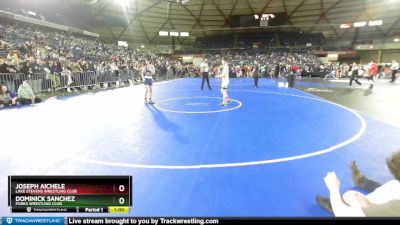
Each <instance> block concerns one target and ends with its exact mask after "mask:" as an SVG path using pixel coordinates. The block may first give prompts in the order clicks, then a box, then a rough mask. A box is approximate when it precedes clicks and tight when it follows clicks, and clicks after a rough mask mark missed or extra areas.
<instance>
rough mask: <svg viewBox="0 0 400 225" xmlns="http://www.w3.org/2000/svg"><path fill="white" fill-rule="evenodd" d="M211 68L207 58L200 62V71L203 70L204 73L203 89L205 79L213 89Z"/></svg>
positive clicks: (209, 87)
mask: <svg viewBox="0 0 400 225" xmlns="http://www.w3.org/2000/svg"><path fill="white" fill-rule="evenodd" d="M209 69H210V68H209V67H208V62H207V59H204V60H203V62H202V63H201V64H200V72H201V75H202V82H201V90H203V87H204V81H207V86H208V89H209V90H212V89H211V86H210V80H209V79H208V72H209Z"/></svg>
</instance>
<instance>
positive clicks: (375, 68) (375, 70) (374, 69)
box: [367, 60, 378, 89]
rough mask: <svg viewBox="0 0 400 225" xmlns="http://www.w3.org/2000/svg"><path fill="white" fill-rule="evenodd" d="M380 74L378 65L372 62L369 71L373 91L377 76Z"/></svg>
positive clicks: (370, 86)
mask: <svg viewBox="0 0 400 225" xmlns="http://www.w3.org/2000/svg"><path fill="white" fill-rule="evenodd" d="M377 74H378V65H377V64H376V63H375V60H371V63H370V65H369V69H368V78H367V79H368V80H369V82H370V85H369V88H370V89H372V88H373V87H374V79H375V76H376V75H377Z"/></svg>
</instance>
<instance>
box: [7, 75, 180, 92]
mask: <svg viewBox="0 0 400 225" xmlns="http://www.w3.org/2000/svg"><path fill="white" fill-rule="evenodd" d="M156 74H157V75H156V76H155V77H154V79H155V81H163V80H170V79H175V78H181V77H182V76H180V77H178V76H179V74H178V73H177V74H175V75H174V74H173V72H172V70H167V73H166V74H163V75H161V73H160V71H158V70H157V71H156ZM24 80H28V83H29V84H30V86H31V88H32V90H33V92H34V93H35V94H40V93H44V92H54V91H60V90H61V91H62V90H68V89H71V88H84V89H86V88H93V87H103V88H107V87H110V86H113V85H115V86H116V87H120V86H126V85H131V84H140V83H142V76H141V75H140V71H138V70H119V71H118V72H116V71H100V72H99V71H86V72H62V73H54V74H46V73H34V74H22V73H0V83H3V84H5V85H6V86H7V88H8V90H9V91H10V92H14V93H17V92H18V87H19V86H20V85H21V84H22V82H23V81H24Z"/></svg>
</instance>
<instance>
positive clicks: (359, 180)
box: [317, 151, 400, 217]
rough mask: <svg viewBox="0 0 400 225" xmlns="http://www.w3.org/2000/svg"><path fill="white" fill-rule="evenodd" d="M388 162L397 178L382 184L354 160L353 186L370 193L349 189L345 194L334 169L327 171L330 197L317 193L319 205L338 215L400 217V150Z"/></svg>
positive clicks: (326, 182)
mask: <svg viewBox="0 0 400 225" xmlns="http://www.w3.org/2000/svg"><path fill="white" fill-rule="evenodd" d="M386 163H387V166H388V167H389V170H390V172H391V173H392V175H393V176H394V177H395V179H393V180H390V181H388V182H386V183H385V184H383V185H380V184H379V183H378V182H375V181H372V180H370V179H368V178H366V177H365V176H364V175H363V174H362V173H361V172H360V171H359V170H358V167H357V165H356V163H355V162H354V161H353V162H352V167H351V169H352V178H353V182H354V185H355V186H356V187H359V188H363V189H366V190H367V191H369V192H370V194H368V195H364V194H362V193H360V192H357V191H348V192H346V193H345V194H344V195H343V197H342V196H341V195H340V180H339V179H338V178H337V177H336V174H335V172H328V174H327V176H326V177H325V178H324V180H325V184H326V186H327V188H328V189H329V192H330V199H328V198H325V197H323V196H321V195H318V196H317V202H318V204H319V205H320V206H321V207H323V208H324V209H326V210H328V211H331V212H333V214H334V215H335V216H338V217H342V216H346V217H350V216H357V217H364V216H367V217H369V216H375V217H376V216H400V151H398V152H395V153H394V154H393V155H392V156H391V158H389V159H388V160H387V161H386Z"/></svg>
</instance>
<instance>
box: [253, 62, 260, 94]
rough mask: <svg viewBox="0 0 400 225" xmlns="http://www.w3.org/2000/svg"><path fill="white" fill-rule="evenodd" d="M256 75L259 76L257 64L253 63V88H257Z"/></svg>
mask: <svg viewBox="0 0 400 225" xmlns="http://www.w3.org/2000/svg"><path fill="white" fill-rule="evenodd" d="M258 75H259V67H258V63H257V62H256V61H254V67H253V78H254V86H255V87H256V88H258Z"/></svg>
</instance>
